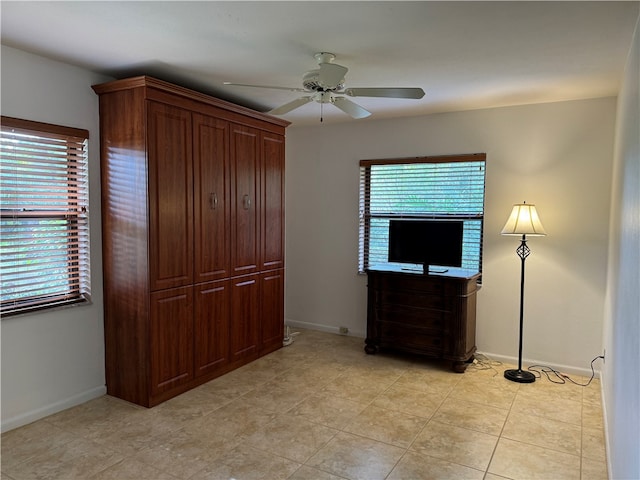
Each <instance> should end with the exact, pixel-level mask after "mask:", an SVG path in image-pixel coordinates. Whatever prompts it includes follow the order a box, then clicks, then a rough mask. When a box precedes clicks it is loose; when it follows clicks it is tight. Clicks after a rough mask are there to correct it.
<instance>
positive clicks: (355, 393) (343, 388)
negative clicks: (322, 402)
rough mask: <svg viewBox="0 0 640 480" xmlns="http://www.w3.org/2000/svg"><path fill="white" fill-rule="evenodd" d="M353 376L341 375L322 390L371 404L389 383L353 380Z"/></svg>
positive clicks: (329, 393)
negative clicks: (354, 381)
mask: <svg viewBox="0 0 640 480" xmlns="http://www.w3.org/2000/svg"><path fill="white" fill-rule="evenodd" d="M352 379H353V378H352V377H349V376H345V375H344V374H343V375H340V376H339V377H337V378H336V379H334V380H332V381H331V382H329V383H327V384H326V385H325V386H324V387H323V388H322V392H323V393H325V394H328V395H333V396H336V397H342V398H345V399H347V400H351V401H353V402H358V403H366V404H369V403H371V401H372V400H373V399H374V398H375V397H376V396H377V395H378V394H380V393H382V392H383V391H384V390H385V389H386V388H387V387H388V385H377V384H375V383H373V384H370V383H368V382H356V383H353V382H352Z"/></svg>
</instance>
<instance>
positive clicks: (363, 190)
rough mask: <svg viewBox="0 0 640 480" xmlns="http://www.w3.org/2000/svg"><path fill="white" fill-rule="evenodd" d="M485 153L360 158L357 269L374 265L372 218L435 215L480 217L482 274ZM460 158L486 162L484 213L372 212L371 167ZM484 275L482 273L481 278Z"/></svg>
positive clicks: (427, 216) (442, 161)
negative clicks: (371, 244)
mask: <svg viewBox="0 0 640 480" xmlns="http://www.w3.org/2000/svg"><path fill="white" fill-rule="evenodd" d="M486 157H487V156H486V154H485V153H473V154H458V155H437V156H423V157H410V158H390V159H373V160H360V164H359V171H360V180H359V195H358V199H359V225H358V273H359V274H366V272H367V270H368V269H370V268H371V265H370V256H371V252H370V250H371V249H370V248H369V242H370V240H371V238H372V235H371V228H372V227H371V220H372V219H376V218H379V219H387V218H388V219H392V218H399V219H400V218H401V219H432V220H441V219H443V220H479V221H480V239H479V245H478V248H479V265H478V270H479V273H480V274H482V262H483V237H484V213H485V212H484V210H485V209H484V204H485V197H486V195H485V190H486ZM457 162H482V163H483V165H484V180H483V191H482V213H481V214H450V213H446V214H444V213H442V214H433V213H428V214H427V213H422V214H421V213H415V212H411V213H407V212H399V213H391V212H387V213H380V214H379V213H375V212H374V213H373V214H372V213H371V210H370V206H371V167H373V166H376V165H410V164H435V163H457ZM481 278H482V277H479V280H478V282H480V281H481Z"/></svg>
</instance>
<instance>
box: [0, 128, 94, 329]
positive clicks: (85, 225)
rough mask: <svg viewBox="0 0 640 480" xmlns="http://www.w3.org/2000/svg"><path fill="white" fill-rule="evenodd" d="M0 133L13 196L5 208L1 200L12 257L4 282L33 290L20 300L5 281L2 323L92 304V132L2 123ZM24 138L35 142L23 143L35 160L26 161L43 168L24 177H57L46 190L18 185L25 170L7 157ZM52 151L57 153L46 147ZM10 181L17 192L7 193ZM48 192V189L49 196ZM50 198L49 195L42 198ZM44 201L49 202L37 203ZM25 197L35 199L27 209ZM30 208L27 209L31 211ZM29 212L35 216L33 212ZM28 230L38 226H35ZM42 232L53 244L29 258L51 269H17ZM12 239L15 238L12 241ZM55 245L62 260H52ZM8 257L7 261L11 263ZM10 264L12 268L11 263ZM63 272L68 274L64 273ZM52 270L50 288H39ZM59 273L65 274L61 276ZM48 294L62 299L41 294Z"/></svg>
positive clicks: (28, 169) (36, 184) (56, 255)
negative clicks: (22, 247) (23, 248)
mask: <svg viewBox="0 0 640 480" xmlns="http://www.w3.org/2000/svg"><path fill="white" fill-rule="evenodd" d="M0 129H1V131H2V139H1V140H0V155H1V159H2V162H0V163H1V165H2V168H1V169H2V183H3V184H4V186H5V188H7V190H8V191H9V192H10V193H8V194H7V199H8V204H6V203H5V196H4V195H3V197H2V198H1V200H2V203H3V204H2V205H0V218H1V219H2V230H0V234H4V235H7V237H4V235H2V236H3V237H4V238H9V240H7V241H6V242H4V241H3V242H2V246H1V248H2V249H3V250H4V249H5V248H6V249H7V250H5V253H7V252H8V256H9V255H10V256H9V260H6V264H5V265H0V268H2V269H4V268H6V269H7V270H5V272H4V274H3V276H5V275H7V276H9V275H10V279H11V280H12V281H14V282H16V281H18V282H20V281H22V282H25V283H27V284H28V285H27V286H26V287H24V288H22V289H21V292H20V293H15V294H13V295H12V294H11V293H8V290H4V288H5V283H4V281H3V287H2V289H0V290H1V294H2V295H1V296H0V312H1V313H2V317H6V316H12V315H17V314H22V313H29V312H34V311H38V310H43V309H50V308H57V307H61V306H66V305H71V304H77V303H90V302H91V272H90V260H91V258H90V245H89V243H90V241H89V178H88V169H89V159H88V141H89V131H88V130H85V129H79V128H73V127H66V126H61V125H54V124H50V123H43V122H36V121H31V120H23V119H19V118H13V117H6V116H2V117H1V119H0ZM20 135H31V136H32V139H25V140H24V141H23V143H22V146H24V147H26V148H30V149H33V150H32V151H31V152H30V153H28V154H24V156H23V158H24V159H33V158H36V157H38V162H33V164H36V163H37V164H38V166H37V167H34V165H33V164H32V165H31V166H27V167H25V169H24V170H25V172H27V173H25V174H24V175H26V176H27V178H33V177H34V176H37V175H40V176H41V177H40V178H46V177H47V176H54V174H56V175H57V176H56V177H54V178H52V179H51V180H50V182H49V184H48V185H47V183H46V181H36V180H33V181H32V182H29V181H28V180H24V178H23V179H20V180H19V181H15V179H18V178H19V173H17V172H18V166H17V165H18V164H19V162H18V161H16V158H18V156H15V155H14V156H13V157H12V156H11V155H10V154H9V152H11V150H12V148H9V147H13V146H14V144H15V143H16V142H17V143H18V144H20V139H19V138H17V137H19V136H20ZM54 144H55V147H52V148H49V147H48V145H54ZM9 159H11V161H10V160H9ZM64 172H66V173H64ZM65 177H66V179H65ZM11 181H13V184H11V187H12V188H9V185H10V183H9V182H11ZM5 182H6V183H5ZM29 183H31V188H30V185H29ZM49 186H50V187H51V188H50V189H48V187H49ZM44 191H46V194H44V193H43V192H44ZM0 193H2V192H1V191H0ZM39 196H42V197H44V198H42V199H41V200H39ZM25 197H26V198H29V201H25V200H24V199H25ZM47 197H49V198H48V199H47ZM27 204H28V205H29V206H25V205H27ZM30 206H32V208H29V207H30ZM13 222H16V223H18V226H17V227H12V226H10V223H13ZM29 222H32V225H29ZM52 222H58V223H60V224H61V225H60V227H61V228H56V229H53V228H50V227H51V225H52ZM45 225H46V226H45ZM5 228H6V230H5ZM39 229H47V231H46V235H48V237H47V238H48V239H49V240H50V242H42V248H41V249H38V248H34V249H32V250H29V252H28V254H27V256H30V257H31V260H32V259H33V258H39V259H46V260H48V262H46V261H43V262H42V263H41V264H37V263H36V264H35V265H34V268H33V269H30V270H27V269H25V268H24V267H23V266H21V265H20V264H19V263H18V262H19V260H18V257H19V255H20V253H15V252H16V251H17V249H16V245H19V244H20V242H21V241H22V242H24V243H25V244H27V243H28V240H31V242H33V243H35V242H34V238H35V237H36V235H37V234H34V232H38V231H40V232H42V230H39ZM12 235H15V237H14V238H11V237H12ZM52 245H53V246H54V247H58V248H59V247H60V246H62V247H63V250H62V253H61V254H60V253H59V250H58V251H57V252H56V253H51V252H52V249H51V246H52ZM38 247H40V245H38ZM65 252H66V253H65ZM38 254H41V255H42V256H40V255H38ZM14 255H15V256H14ZM3 256H4V257H5V259H6V256H5V255H3ZM12 260H13V263H10V262H12ZM16 263H18V265H16ZM25 263H26V262H25ZM46 263H48V265H47V264H46ZM65 263H66V265H65ZM53 265H55V267H54V266H53ZM61 265H62V270H60V268H61V267H60V266H61ZM54 268H58V269H59V270H58V273H56V271H54V270H53V269H54ZM47 270H49V275H48V282H49V283H48V284H46V283H45V282H34V281H33V279H34V278H38V276H39V275H42V274H43V273H44V274H46V273H47ZM60 271H61V272H64V273H62V274H61V273H59V272H60ZM54 275H58V277H61V279H57V280H56V281H55V282H52V281H51V280H52V278H53V276H54ZM52 283H55V286H53V287H52V286H51V285H52ZM14 284H15V283H14ZM47 289H49V290H54V289H55V290H56V291H55V292H50V293H43V292H46V291H47ZM29 294H31V295H29Z"/></svg>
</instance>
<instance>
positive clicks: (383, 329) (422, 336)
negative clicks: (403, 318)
mask: <svg viewBox="0 0 640 480" xmlns="http://www.w3.org/2000/svg"><path fill="white" fill-rule="evenodd" d="M379 328H380V334H381V339H380V346H381V347H387V348H393V349H398V350H406V351H409V352H417V353H423V354H432V355H441V354H442V352H443V350H444V337H443V336H442V335H440V334H437V333H433V332H427V331H418V330H415V329H410V328H406V327H404V326H402V325H398V324H397V323H388V322H380V324H379Z"/></svg>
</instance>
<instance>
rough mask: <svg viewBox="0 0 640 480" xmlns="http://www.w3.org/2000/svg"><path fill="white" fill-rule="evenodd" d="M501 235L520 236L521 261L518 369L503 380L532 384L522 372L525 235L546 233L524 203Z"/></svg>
mask: <svg viewBox="0 0 640 480" xmlns="http://www.w3.org/2000/svg"><path fill="white" fill-rule="evenodd" d="M500 233H501V234H502V235H517V236H520V235H522V240H521V242H520V246H519V247H518V248H517V249H516V253H517V254H518V256H519V257H520V260H521V265H522V267H521V269H520V341H519V344H518V369H517V370H515V369H511V370H505V371H504V378H506V379H508V380H511V381H512V382H518V383H532V382H535V381H536V377H535V375H534V374H533V373H531V372H525V371H523V370H522V326H523V320H524V318H523V317H524V261H525V259H526V258H527V257H528V256H529V253H530V252H531V250H529V247H527V235H529V236H544V235H546V234H547V232H545V231H544V227H543V226H542V223H541V222H540V218H539V217H538V212H537V211H536V206H535V205H533V204H528V203H526V202H523V203H518V204H516V205H514V206H513V210H511V216H510V217H509V220H507V223H506V224H505V226H504V228H503V229H502V232H500Z"/></svg>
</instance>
